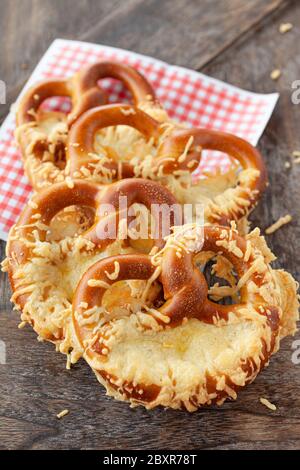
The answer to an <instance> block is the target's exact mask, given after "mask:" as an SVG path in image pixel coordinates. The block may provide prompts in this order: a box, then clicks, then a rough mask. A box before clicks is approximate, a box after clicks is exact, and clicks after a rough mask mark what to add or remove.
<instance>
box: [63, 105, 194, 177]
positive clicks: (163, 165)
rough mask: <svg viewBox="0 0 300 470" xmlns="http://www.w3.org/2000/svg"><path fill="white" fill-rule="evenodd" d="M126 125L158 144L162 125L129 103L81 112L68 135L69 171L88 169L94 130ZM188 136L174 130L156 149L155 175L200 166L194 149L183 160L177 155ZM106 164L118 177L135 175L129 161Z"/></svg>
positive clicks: (190, 170) (183, 148) (191, 169)
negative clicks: (81, 114)
mask: <svg viewBox="0 0 300 470" xmlns="http://www.w3.org/2000/svg"><path fill="white" fill-rule="evenodd" d="M118 125H126V126H129V127H132V128H134V129H136V130H138V131H139V132H140V133H141V134H143V136H144V137H145V138H146V139H147V140H149V139H150V138H152V139H153V140H154V143H155V144H156V145H158V143H159V138H160V137H161V135H162V133H163V128H161V124H160V123H159V122H158V121H156V120H155V119H153V118H152V117H150V116H149V115H148V114H146V113H145V112H144V111H142V110H141V109H139V108H137V107H135V106H130V105H119V104H116V105H106V106H102V107H99V108H94V109H92V110H90V111H88V112H87V113H85V114H84V116H82V117H81V118H80V119H78V121H77V122H76V123H75V125H74V126H73V127H72V129H71V131H70V135H69V142H68V152H67V158H68V160H69V165H70V166H69V168H70V174H71V175H74V174H75V175H76V176H77V173H78V172H80V170H82V168H84V167H85V168H88V169H91V163H92V162H93V160H92V159H91V154H93V152H95V150H94V140H95V135H96V133H97V132H98V131H99V130H101V129H104V128H106V127H109V126H118ZM188 138H189V135H187V134H186V133H184V134H183V133H181V132H177V131H175V132H174V133H172V135H171V136H170V137H168V138H166V140H165V141H163V142H162V143H161V144H160V145H159V147H158V149H157V155H156V157H155V158H154V162H153V171H154V172H155V173H156V174H157V173H158V172H159V170H160V169H161V170H162V173H163V174H172V173H173V172H174V171H176V170H178V169H180V170H186V171H188V172H192V171H194V170H195V169H196V168H197V166H198V165H199V158H200V153H199V152H197V151H196V150H195V149H193V151H191V152H188V153H187V155H186V158H185V159H184V161H182V162H180V161H179V158H180V156H181V155H182V154H183V152H184V150H185V147H186V145H187V143H188ZM105 167H106V168H107V169H109V170H110V171H112V172H113V176H114V177H117V175H118V173H120V175H121V177H126V178H129V177H133V176H135V168H134V165H132V164H131V163H128V162H122V161H119V162H118V161H114V160H113V159H111V160H110V161H109V162H105Z"/></svg>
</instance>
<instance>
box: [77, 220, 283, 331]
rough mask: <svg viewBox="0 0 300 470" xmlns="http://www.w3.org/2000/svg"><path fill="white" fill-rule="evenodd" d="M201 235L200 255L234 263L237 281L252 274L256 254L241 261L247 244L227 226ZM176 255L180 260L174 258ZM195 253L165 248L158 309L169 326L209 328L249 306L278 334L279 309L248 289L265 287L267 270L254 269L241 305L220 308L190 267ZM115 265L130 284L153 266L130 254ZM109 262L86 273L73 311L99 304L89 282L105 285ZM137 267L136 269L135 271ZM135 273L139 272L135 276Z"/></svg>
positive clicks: (98, 292)
mask: <svg viewBox="0 0 300 470" xmlns="http://www.w3.org/2000/svg"><path fill="white" fill-rule="evenodd" d="M203 230H204V243H203V246H202V249H201V250H200V251H212V252H215V253H216V254H217V253H218V254H220V253H221V254H222V255H223V256H224V257H226V258H227V259H228V260H229V261H230V262H231V263H232V265H233V267H234V269H235V270H236V272H237V274H238V276H239V278H240V279H241V278H243V276H244V275H245V274H246V273H248V272H249V270H251V266H252V265H253V263H254V261H255V256H254V254H251V255H250V256H249V259H247V261H245V254H246V249H247V244H246V241H245V239H244V238H242V237H241V236H239V235H238V234H237V233H236V232H235V231H232V230H230V229H229V228H226V227H220V226H205V227H204V229H203ZM178 250H180V252H178ZM178 253H179V254H180V256H178ZM198 253H199V251H195V252H192V253H191V252H187V251H185V250H184V249H180V248H179V249H178V248H177V247H174V246H172V244H171V246H170V247H168V246H166V248H165V249H164V253H163V255H162V264H161V268H162V272H161V277H160V279H161V282H162V285H163V289H164V297H165V301H166V302H165V304H164V305H163V306H162V307H160V309H159V311H160V313H161V314H162V315H164V316H167V317H168V318H169V320H168V321H167V324H168V325H169V326H177V325H178V324H180V323H181V322H182V321H183V320H184V318H198V319H199V320H201V321H204V322H205V323H212V324H216V323H217V322H219V321H222V320H224V321H228V315H229V313H233V314H235V312H238V311H239V310H240V309H241V308H243V307H246V306H247V304H251V305H252V306H254V307H255V308H257V309H258V307H259V306H260V307H261V306H263V309H261V308H260V309H258V313H259V314H262V315H266V316H267V317H268V319H269V321H270V325H271V326H272V328H274V330H277V329H278V324H279V323H278V322H279V312H278V308H277V307H274V306H273V305H264V302H263V300H262V298H261V296H260V295H259V294H251V293H250V291H249V284H250V285H251V283H253V284H254V285H256V286H257V287H258V288H260V287H261V286H262V285H263V284H264V283H266V280H265V276H266V275H267V274H268V270H267V267H266V266H264V269H265V270H264V271H262V273H260V272H259V271H257V270H254V272H253V274H251V275H250V276H249V277H248V280H247V283H246V284H244V285H243V287H242V288H241V290H240V293H241V303H240V304H236V305H229V306H228V305H219V304H216V303H215V302H212V301H210V300H209V299H208V297H207V296H208V287H207V283H206V280H205V278H204V275H203V274H202V273H201V272H200V271H199V270H198V269H197V268H196V267H195V266H194V265H193V257H194V256H195V255H197V254H198ZM116 260H117V262H118V263H119V264H120V272H119V276H118V277H117V279H116V280H124V279H126V275H127V274H128V275H130V277H129V278H128V279H134V277H132V276H134V275H136V274H137V272H140V273H141V276H142V277H141V279H145V273H146V272H147V273H150V276H151V274H153V271H154V266H153V268H152V269H151V268H150V267H149V263H150V264H151V260H150V257H149V256H146V255H145V256H144V257H140V255H138V256H135V257H134V256H131V255H121V256H120V257H117V259H116ZM113 263H114V258H113V257H112V258H109V259H108V258H107V259H105V260H101V261H99V262H98V263H96V264H95V265H94V266H92V267H91V268H90V269H89V270H88V271H87V272H86V273H85V275H84V276H83V278H82V280H81V282H80V285H79V286H78V289H77V292H76V296H75V298H74V310H76V311H78V308H77V307H78V305H79V304H80V303H81V302H84V303H87V304H88V307H89V308H91V307H94V306H95V305H98V302H101V298H102V296H103V293H104V291H105V289H104V288H99V289H98V290H97V289H95V288H91V287H89V286H88V280H89V279H91V278H93V279H96V280H98V279H99V280H102V281H104V280H105V278H106V277H107V276H106V275H105V270H107V269H108V268H109V267H110V266H111V265H112V264H113ZM135 263H137V264H138V266H133V265H135ZM138 268H139V269H140V271H138ZM132 273H134V274H132ZM177 273H178V274H177ZM150 276H149V277H150ZM136 279H140V278H139V277H138V278H136ZM116 280H114V282H116ZM108 282H109V281H108ZM111 283H112V282H111ZM79 311H80V310H79Z"/></svg>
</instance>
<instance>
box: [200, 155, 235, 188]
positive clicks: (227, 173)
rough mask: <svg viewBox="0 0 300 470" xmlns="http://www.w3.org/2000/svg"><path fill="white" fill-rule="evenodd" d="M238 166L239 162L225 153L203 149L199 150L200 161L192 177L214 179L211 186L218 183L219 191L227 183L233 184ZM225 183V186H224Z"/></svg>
mask: <svg viewBox="0 0 300 470" xmlns="http://www.w3.org/2000/svg"><path fill="white" fill-rule="evenodd" d="M240 168H241V166H240V164H239V162H238V161H237V160H235V159H233V158H232V157H230V156H229V155H228V154H227V153H224V152H219V151H217V150H205V149H203V150H202V152H201V162H200V165H199V167H198V168H197V170H196V171H195V173H194V178H195V179H196V180H199V179H201V180H204V181H205V180H207V179H215V183H214V185H212V188H213V187H214V186H215V184H216V183H219V185H220V188H217V189H219V191H220V192H221V191H224V189H226V188H227V187H228V184H229V185H232V186H234V185H235V181H234V180H236V174H237V171H238V169H240ZM218 178H219V179H218ZM226 183H227V186H224V185H226Z"/></svg>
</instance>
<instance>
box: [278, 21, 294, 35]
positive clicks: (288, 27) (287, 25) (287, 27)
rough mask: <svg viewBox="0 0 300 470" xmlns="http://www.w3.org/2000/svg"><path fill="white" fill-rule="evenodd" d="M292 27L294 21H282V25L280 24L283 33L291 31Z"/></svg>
mask: <svg viewBox="0 0 300 470" xmlns="http://www.w3.org/2000/svg"><path fill="white" fill-rule="evenodd" d="M291 29H293V25H292V23H281V25H280V26H279V32H280V33H281V34H285V33H287V32H288V31H291Z"/></svg>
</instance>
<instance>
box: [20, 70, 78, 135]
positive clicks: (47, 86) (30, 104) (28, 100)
mask: <svg viewBox="0 0 300 470" xmlns="http://www.w3.org/2000/svg"><path fill="white" fill-rule="evenodd" d="M53 96H72V89H71V87H70V84H69V82H68V81H67V80H63V79H56V80H44V81H42V82H39V83H37V84H36V85H34V86H32V87H31V88H29V90H27V91H26V92H25V94H24V95H23V96H22V98H21V100H20V103H19V106H18V111H17V125H18V126H20V125H22V124H26V123H28V122H33V121H35V120H36V117H35V115H34V114H35V113H36V112H37V111H38V109H39V107H40V106H41V104H42V103H43V102H44V101H45V100H46V99H48V98H51V97H53Z"/></svg>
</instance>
